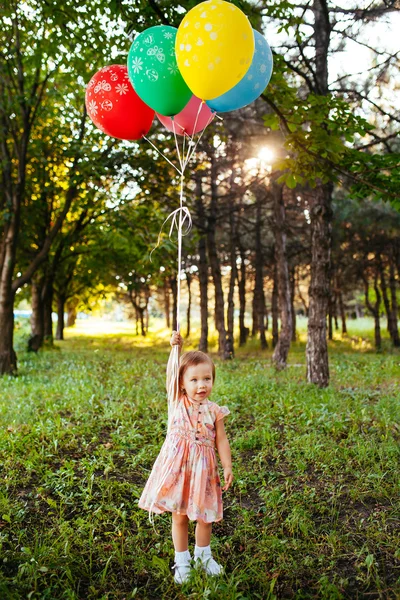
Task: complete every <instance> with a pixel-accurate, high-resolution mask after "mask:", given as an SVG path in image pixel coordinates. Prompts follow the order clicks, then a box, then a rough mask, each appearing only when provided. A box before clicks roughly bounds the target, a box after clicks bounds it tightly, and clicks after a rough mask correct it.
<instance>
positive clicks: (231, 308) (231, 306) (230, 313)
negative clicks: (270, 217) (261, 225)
mask: <svg viewBox="0 0 400 600" xmlns="http://www.w3.org/2000/svg"><path fill="white" fill-rule="evenodd" d="M233 210H234V206H233V202H231V204H230V214H229V224H230V242H231V243H230V263H231V265H230V266H231V274H230V279H229V290H228V309H227V319H226V321H227V324H228V334H227V345H228V351H229V352H230V354H231V356H232V357H233V356H234V341H233V340H234V316H235V303H234V294H235V282H236V273H237V266H236V235H235V216H234V212H233Z"/></svg>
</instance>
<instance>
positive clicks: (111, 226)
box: [0, 0, 400, 386]
mask: <svg viewBox="0 0 400 600" xmlns="http://www.w3.org/2000/svg"><path fill="white" fill-rule="evenodd" d="M375 4H376V5H375ZM375 4H373V5H371V6H370V7H369V8H368V9H366V10H363V11H360V10H359V9H358V8H357V7H354V8H352V7H351V6H349V7H347V8H345V9H344V8H339V7H338V6H337V5H336V4H334V3H326V2H322V1H317V0H315V1H314V2H312V3H309V4H305V5H304V6H303V5H294V4H291V3H290V2H281V3H279V7H269V6H267V5H265V6H264V5H263V4H262V3H260V4H259V5H257V7H255V6H253V5H252V4H250V3H249V4H246V5H245V7H244V8H245V9H246V11H247V12H248V14H249V15H250V18H251V19H252V21H253V24H254V26H256V27H258V28H261V29H264V30H265V31H266V32H267V35H268V31H271V34H272V35H271V37H272V39H270V42H271V45H272V47H273V50H274V60H275V67H274V73H273V77H272V80H271V83H270V85H269V86H268V88H267V90H266V91H265V93H264V94H263V95H262V97H261V98H260V99H259V100H258V101H257V102H256V103H255V104H254V105H251V106H249V107H246V108H244V109H241V110H240V111H238V112H235V113H226V114H225V115H224V119H223V120H218V119H215V120H214V122H213V124H212V125H210V126H209V128H208V129H207V131H206V133H205V134H204V136H203V137H202V139H201V142H200V144H199V146H198V148H197V151H196V156H195V157H194V160H193V161H192V163H191V169H190V170H189V173H188V175H187V178H186V182H185V186H186V192H185V193H186V202H187V205H188V207H189V208H190V210H191V212H192V215H193V229H192V232H191V234H190V235H189V236H187V237H186V238H185V242H184V253H185V255H184V261H183V270H184V276H185V280H186V284H187V288H186V289H187V293H188V307H187V315H186V316H187V332H189V333H190V329H191V315H192V313H193V311H195V313H194V314H196V315H198V316H199V317H200V329H201V335H200V347H201V348H202V349H207V347H208V328H209V322H210V319H212V320H213V322H214V325H215V328H216V330H217V332H218V351H219V354H220V355H221V357H222V358H224V359H227V358H230V357H232V356H234V352H235V342H236V337H235V335H236V334H235V331H236V329H235V328H236V327H237V328H238V340H237V341H238V343H239V344H240V345H243V344H245V343H246V340H247V338H248V336H249V335H251V336H253V337H254V336H258V337H259V339H260V347H261V349H263V348H266V347H267V345H268V337H269V333H268V332H271V340H270V341H271V344H272V346H273V347H274V352H273V357H272V358H273V361H274V363H275V365H276V367H277V368H278V369H282V368H284V367H285V365H286V362H287V357H288V352H289V348H290V342H291V340H293V339H295V336H296V313H300V312H301V313H303V314H306V316H307V318H308V335H307V349H306V357H307V379H308V381H310V382H313V383H316V384H318V385H319V386H326V385H327V384H328V382H329V362H328V346H327V340H328V339H329V338H332V335H333V327H334V326H335V327H337V326H338V318H339V317H340V319H341V323H342V325H341V327H342V332H343V333H346V316H348V315H349V314H351V313H352V312H354V306H357V311H356V312H360V311H364V312H365V313H367V314H370V315H371V316H373V318H374V322H375V344H376V347H377V349H379V348H381V344H382V341H381V334H380V331H381V327H380V320H381V317H382V315H383V314H385V315H386V318H387V328H388V331H389V334H390V339H391V341H392V344H393V345H394V346H398V345H399V334H398V324H397V319H398V299H397V296H398V286H399V255H400V251H399V243H398V233H399V229H398V223H399V221H398V213H397V212H396V207H397V206H398V196H397V190H398V176H399V167H398V165H399V161H398V138H397V132H398V124H399V121H398V118H397V116H396V110H395V105H396V102H395V98H396V86H395V84H394V81H395V80H396V76H398V59H397V54H396V53H394V52H391V51H389V50H388V49H386V48H384V47H383V46H382V44H380V45H379V44H376V46H372V45H371V44H370V42H369V41H368V40H366V38H365V32H364V30H365V31H368V27H370V26H371V24H376V23H380V22H383V21H384V20H385V19H386V18H389V17H390V15H391V14H392V12H393V11H394V10H395V8H394V6H392V5H390V4H389V5H380V4H379V3H375ZM192 5H194V3H190V2H188V3H186V4H184V5H182V6H184V8H185V9H189V8H190V7H191V6H192ZM242 8H243V7H242ZM99 10H100V11H101V13H102V14H104V18H103V19H101V20H99V19H98V18H97V15H98V12H97V11H99ZM180 10H181V9H180V7H177V6H176V5H175V4H174V3H171V2H157V3H141V2H136V3H132V2H130V3H125V2H117V3H112V4H111V5H108V4H107V3H102V2H100V1H99V2H98V3H97V4H96V3H95V4H93V5H92V6H91V8H90V10H89V12H88V13H87V14H86V16H85V20H84V21H83V20H82V16H81V11H80V9H79V8H76V7H75V6H73V5H72V4H69V3H68V2H66V3H64V4H62V5H61V4H60V5H59V6H58V8H55V9H54V10H52V11H49V8H48V6H47V4H46V3H42V2H40V1H37V2H32V3H31V4H30V10H29V11H24V10H22V8H21V6H20V5H19V4H18V3H15V4H13V3H11V4H10V5H9V7H8V8H7V9H5V10H4V18H3V20H2V26H1V27H2V29H1V36H2V46H3V48H4V49H3V54H2V58H3V60H2V66H1V69H2V72H1V75H2V79H1V86H2V90H1V103H0V111H1V118H2V128H1V151H2V171H1V178H2V186H1V189H2V192H1V218H2V237H1V252H0V259H1V260H0V268H1V278H0V330H1V332H2V333H1V336H0V370H1V372H2V373H10V372H15V371H16V368H17V359H16V354H15V351H14V345H13V330H14V317H13V313H14V307H15V303H16V301H19V300H20V299H21V298H27V299H30V301H31V305H32V312H33V314H32V322H31V325H32V334H31V337H30V341H29V347H30V349H32V350H36V351H37V350H38V349H39V348H40V347H41V346H42V344H43V343H44V342H45V341H46V342H47V343H48V344H51V343H52V339H53V331H52V329H53V325H52V319H51V313H52V311H53V310H55V311H56V312H57V314H58V316H59V318H58V324H57V331H56V337H57V339H62V338H63V328H64V325H65V324H64V312H65V311H66V310H68V311H69V314H70V317H71V319H72V321H73V318H74V317H73V315H74V314H75V313H76V310H77V307H83V306H85V305H87V304H88V303H90V301H91V300H93V299H94V298H96V297H97V298H100V297H101V296H105V295H107V294H109V293H112V292H114V293H115V294H116V297H117V298H119V299H121V300H125V301H126V302H128V303H129V304H130V305H131V307H132V314H133V315H134V317H135V318H136V319H137V322H138V324H140V327H139V330H140V333H141V334H142V335H144V334H145V333H146V330H147V324H148V313H149V308H150V307H152V306H153V307H154V302H157V304H158V306H159V308H160V310H162V311H163V312H164V313H165V316H166V325H167V326H168V327H170V326H174V325H176V315H175V312H174V308H175V307H176V293H177V282H176V276H175V272H176V266H175V264H174V260H175V259H174V256H175V250H174V244H173V242H172V241H169V240H168V239H167V237H166V236H165V235H164V236H163V238H162V246H161V247H160V248H159V249H158V250H156V251H155V252H154V253H153V255H152V257H153V262H151V261H150V260H149V254H150V250H151V249H152V247H154V245H155V243H156V239H157V234H158V231H159V229H160V226H161V224H162V222H163V220H164V219H165V218H166V217H167V216H168V214H169V213H170V212H171V210H173V208H175V203H176V197H177V185H178V181H177V178H176V173H175V172H174V171H173V169H172V167H171V166H170V165H168V163H166V162H165V161H163V159H162V158H161V157H160V156H159V155H158V154H157V153H156V152H155V151H154V150H153V149H152V148H150V146H148V145H146V144H145V142H141V143H140V144H139V143H126V142H121V141H118V140H113V139H109V138H106V137H105V136H104V135H102V134H100V133H99V132H98V131H94V129H93V126H92V125H91V124H90V123H89V122H88V120H87V118H86V115H85V110H84V107H83V92H84V84H85V83H86V82H87V79H88V77H89V76H90V74H91V73H92V72H93V71H94V70H95V69H96V68H99V67H100V66H103V65H105V64H107V62H109V59H110V55H111V54H112V55H113V61H114V62H118V60H119V56H120V57H121V58H120V61H119V62H121V64H122V63H124V61H125V56H124V55H123V52H124V49H126V50H127V49H128V47H129V43H130V40H129V36H132V35H133V34H134V33H135V32H137V31H141V30H143V29H145V28H146V27H148V26H151V25H153V24H154V23H159V22H162V23H165V24H172V25H177V23H179V20H180V19H181V12H180ZM349 21H350V22H351V25H350V27H349V25H348V23H349ZM88 27H90V28H91V38H90V39H91V42H90V43H88V31H87V29H88ZM278 29H279V30H280V31H281V35H280V36H278V37H276V40H277V41H276V43H275V44H274V41H275V37H274V36H276V31H277V30H278ZM111 32H112V33H111ZM282 32H284V33H285V36H284V37H283V36H282ZM282 39H284V41H283V42H282V41H280V40H282ZM28 40H29V48H30V49H29V52H25V51H24V52H23V51H22V49H23V48H25V47H26V46H27V44H28ZM357 44H359V45H361V46H362V47H367V48H368V51H369V53H370V58H371V66H370V67H369V68H366V69H365V71H364V72H362V73H361V72H359V73H356V74H355V75H352V74H349V73H346V72H344V71H343V72H342V71H341V70H340V68H339V67H338V66H337V65H336V63H335V62H334V61H335V56H336V55H338V54H339V53H340V52H342V51H343V50H345V49H347V50H348V49H349V48H350V49H351V48H354V47H355V46H356V45H357ZM349 45H350V46H349ZM117 49H118V50H117ZM78 50H79V51H78ZM117 54H118V56H117ZM333 70H336V71H337V77H336V79H335V78H334V77H332V76H330V75H329V74H330V71H333ZM78 73H79V75H77V74H78ZM152 138H153V140H154V142H155V143H156V145H157V146H158V147H159V148H160V149H162V150H163V151H164V152H165V153H167V155H169V156H171V158H173V159H175V158H174V153H173V152H172V148H173V136H172V135H171V134H168V132H166V131H165V130H164V129H162V127H161V126H160V124H157V123H156V122H155V123H154V125H153V130H152ZM196 290H198V294H199V300H198V305H196V303H195V302H194V298H195V297H197V292H196ZM195 292H196V293H195ZM193 293H195V296H193ZM146 315H147V316H146ZM250 315H251V318H250ZM71 319H70V322H71Z"/></svg>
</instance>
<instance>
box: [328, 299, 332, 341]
mask: <svg viewBox="0 0 400 600" xmlns="http://www.w3.org/2000/svg"><path fill="white" fill-rule="evenodd" d="M328 339H330V340H333V301H332V289H331V293H330V295H329V300H328Z"/></svg>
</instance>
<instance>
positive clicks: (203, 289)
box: [198, 236, 208, 352]
mask: <svg viewBox="0 0 400 600" xmlns="http://www.w3.org/2000/svg"><path fill="white" fill-rule="evenodd" d="M198 249H199V285H200V328H201V333H200V343H199V350H201V351H202V352H208V264H207V248H206V238H205V237H204V236H202V237H201V238H200V239H199V248H198Z"/></svg>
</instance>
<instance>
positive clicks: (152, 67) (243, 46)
mask: <svg viewBox="0 0 400 600" xmlns="http://www.w3.org/2000/svg"><path fill="white" fill-rule="evenodd" d="M272 65H273V61H272V53H271V49H270V47H269V45H268V42H267V41H266V39H265V38H264V37H263V36H262V35H261V34H260V33H258V31H255V30H253V29H252V27H251V25H250V22H249V20H248V18H247V17H246V15H245V14H244V13H243V12H242V11H241V10H240V9H239V8H237V6H235V5H234V4H231V3H230V2H226V1H225V0H206V2H201V3H200V4H198V5H197V6H195V7H194V8H192V9H191V10H190V11H189V12H188V13H187V14H186V16H185V17H184V19H183V20H182V22H181V24H180V26H179V28H178V29H176V28H175V27H170V26H167V25H160V26H156V27H150V28H149V29H146V30H145V31H143V32H142V33H140V34H139V35H138V36H137V37H136V39H135V40H134V42H133V44H132V46H131V48H130V51H129V55H128V65H127V67H126V66H124V65H111V66H108V67H104V68H103V69H101V70H100V71H99V72H98V73H96V75H94V76H93V77H92V79H91V80H90V82H89V85H88V86H87V90H86V107H87V111H88V114H89V116H90V118H91V119H92V121H93V122H94V124H95V125H96V126H97V127H98V128H99V129H101V130H102V131H103V132H104V133H107V134H108V135H110V136H113V137H116V138H121V139H128V140H137V139H140V138H142V137H143V136H145V135H147V133H148V131H149V129H150V127H151V124H152V121H153V118H154V113H157V116H158V118H159V119H160V121H161V122H162V123H163V124H164V126H165V127H166V128H167V129H168V130H170V131H174V132H175V133H176V134H180V135H189V136H192V135H194V134H195V133H197V132H199V131H201V130H202V129H203V128H204V127H206V126H207V125H208V123H210V121H211V120H212V118H213V115H214V114H215V113H216V112H218V113H222V112H227V111H231V110H235V109H238V108H242V107H243V106H246V105H247V104H250V103H251V102H253V101H254V100H255V99H256V98H258V96H260V94H262V92H263V91H264V89H265V88H266V86H267V84H268V82H269V80H270V77H271V73H272Z"/></svg>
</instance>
